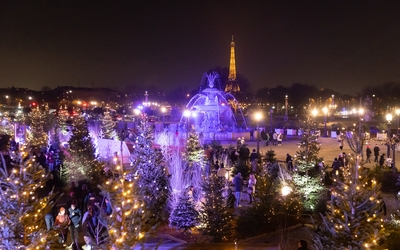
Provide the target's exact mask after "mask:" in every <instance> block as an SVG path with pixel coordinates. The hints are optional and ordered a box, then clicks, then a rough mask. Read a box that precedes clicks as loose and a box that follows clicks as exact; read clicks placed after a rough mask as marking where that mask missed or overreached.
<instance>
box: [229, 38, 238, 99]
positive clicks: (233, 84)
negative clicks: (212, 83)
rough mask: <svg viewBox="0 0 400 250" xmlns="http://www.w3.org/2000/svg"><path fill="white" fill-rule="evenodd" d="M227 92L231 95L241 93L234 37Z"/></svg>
mask: <svg viewBox="0 0 400 250" xmlns="http://www.w3.org/2000/svg"><path fill="white" fill-rule="evenodd" d="M225 92H227V93H231V94H234V93H238V92H240V87H239V83H238V82H237V81H236V61H235V42H234V41H233V36H232V42H231V56H230V60H229V75H228V81H227V82H226V85H225Z"/></svg>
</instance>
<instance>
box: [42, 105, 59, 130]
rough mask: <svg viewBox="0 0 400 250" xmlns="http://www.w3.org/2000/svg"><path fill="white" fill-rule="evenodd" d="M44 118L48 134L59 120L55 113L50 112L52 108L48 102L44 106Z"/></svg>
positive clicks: (44, 128) (44, 127)
mask: <svg viewBox="0 0 400 250" xmlns="http://www.w3.org/2000/svg"><path fill="white" fill-rule="evenodd" d="M43 120H44V123H43V130H44V132H45V133H46V134H48V133H49V132H51V131H52V130H53V129H54V126H55V125H56V122H57V121H56V117H55V116H54V114H50V109H49V105H48V104H46V105H45V106H44V111H43Z"/></svg>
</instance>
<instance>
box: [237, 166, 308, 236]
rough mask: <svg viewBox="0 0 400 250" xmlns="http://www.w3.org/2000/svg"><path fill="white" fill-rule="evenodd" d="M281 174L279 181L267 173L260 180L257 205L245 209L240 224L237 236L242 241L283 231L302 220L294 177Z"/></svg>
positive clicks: (263, 173)
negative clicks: (267, 233)
mask: <svg viewBox="0 0 400 250" xmlns="http://www.w3.org/2000/svg"><path fill="white" fill-rule="evenodd" d="M278 173H279V177H278V178H276V177H272V176H270V175H268V174H267V172H266V171H265V170H264V171H262V172H261V174H260V175H258V176H257V183H256V193H255V200H256V202H255V203H254V204H253V205H252V206H250V207H246V208H244V209H242V210H241V211H240V216H239V218H238V220H237V232H238V235H240V236H241V237H253V236H256V235H259V234H260V232H265V231H274V230H277V229H282V228H285V227H287V226H288V225H287V221H291V222H293V223H295V222H296V219H297V218H299V216H300V214H301V212H302V204H301V201H300V199H299V195H298V193H296V192H294V187H293V183H292V182H291V180H290V178H291V176H290V174H289V173H287V172H282V170H279V171H278ZM283 191H284V192H283Z"/></svg>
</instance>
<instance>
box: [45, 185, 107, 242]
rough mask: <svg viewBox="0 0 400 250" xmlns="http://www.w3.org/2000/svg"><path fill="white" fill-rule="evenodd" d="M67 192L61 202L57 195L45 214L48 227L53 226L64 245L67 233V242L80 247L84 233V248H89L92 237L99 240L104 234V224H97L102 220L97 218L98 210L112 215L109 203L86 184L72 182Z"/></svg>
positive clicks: (105, 233)
mask: <svg viewBox="0 0 400 250" xmlns="http://www.w3.org/2000/svg"><path fill="white" fill-rule="evenodd" d="M68 193H69V196H68V197H67V198H66V199H65V198H64V199H61V200H62V202H60V198H59V200H58V202H57V203H56V204H55V205H54V206H53V209H52V211H51V212H50V213H48V214H46V215H45V221H46V227H47V230H48V231H50V230H55V231H56V232H57V233H58V236H59V243H60V244H62V245H63V246H67V240H68V235H69V238H70V241H71V245H70V246H71V247H72V246H73V247H74V249H80V246H79V244H78V240H79V237H80V236H82V235H83V238H84V240H85V243H86V248H85V249H91V246H92V245H93V239H95V238H97V243H98V242H99V241H102V240H105V239H106V238H107V230H106V225H102V226H100V227H99V226H98V224H99V223H100V224H102V223H104V222H102V220H101V219H100V215H101V213H103V214H105V215H107V216H108V215H111V213H112V208H111V204H110V202H109V201H108V200H107V198H106V197H102V196H100V195H98V194H96V193H95V192H93V191H91V190H89V189H88V186H87V184H82V185H81V188H78V187H77V186H76V184H75V183H74V182H72V183H71V186H70V188H69V190H68ZM81 234H82V235H81ZM99 236H100V237H99Z"/></svg>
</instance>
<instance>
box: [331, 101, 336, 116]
mask: <svg viewBox="0 0 400 250" xmlns="http://www.w3.org/2000/svg"><path fill="white" fill-rule="evenodd" d="M331 109H332V115H331V121H333V120H335V110H336V105H335V95H332V102H331Z"/></svg>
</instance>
